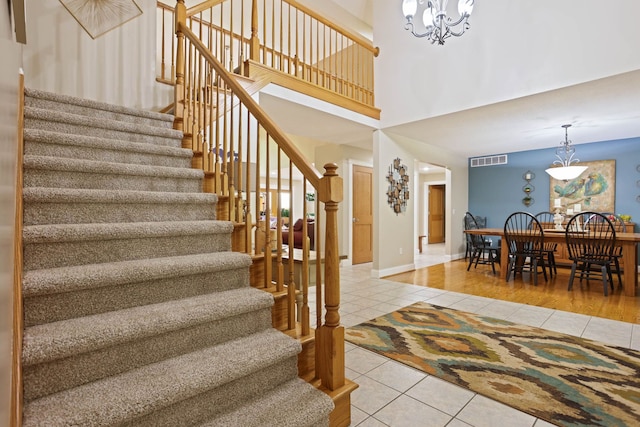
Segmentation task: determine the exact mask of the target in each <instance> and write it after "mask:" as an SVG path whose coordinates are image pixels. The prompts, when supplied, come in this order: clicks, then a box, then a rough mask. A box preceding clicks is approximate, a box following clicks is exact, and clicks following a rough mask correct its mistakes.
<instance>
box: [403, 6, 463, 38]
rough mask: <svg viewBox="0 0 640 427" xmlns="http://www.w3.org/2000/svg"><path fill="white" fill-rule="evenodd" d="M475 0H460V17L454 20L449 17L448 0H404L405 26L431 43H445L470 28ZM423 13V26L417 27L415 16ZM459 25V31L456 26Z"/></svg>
mask: <svg viewBox="0 0 640 427" xmlns="http://www.w3.org/2000/svg"><path fill="white" fill-rule="evenodd" d="M474 2H475V0H458V13H459V14H460V18H459V19H458V20H457V21H455V22H453V21H452V19H451V18H450V17H447V3H448V0H402V13H403V14H404V17H405V19H406V20H407V23H406V25H405V26H404V28H405V29H406V30H411V34H413V35H414V36H416V37H427V38H428V39H429V40H431V44H435V43H436V42H437V43H438V44H444V40H445V39H446V38H449V37H451V36H456V37H460V36H461V35H463V34H464V32H465V31H466V30H467V29H468V28H469V23H468V22H467V20H468V19H469V17H470V16H471V11H472V10H473V3H474ZM416 13H417V14H418V15H422V23H423V26H424V27H423V26H419V28H418V29H416V27H415V25H414V21H413V18H414V16H416ZM458 25H460V27H459V31H458V30H456V27H458Z"/></svg>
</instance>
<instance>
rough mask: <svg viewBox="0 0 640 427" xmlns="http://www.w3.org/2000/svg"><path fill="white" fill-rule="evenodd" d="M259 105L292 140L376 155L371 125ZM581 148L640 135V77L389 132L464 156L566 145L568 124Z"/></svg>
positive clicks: (293, 106) (270, 100)
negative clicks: (350, 147)
mask: <svg viewBox="0 0 640 427" xmlns="http://www.w3.org/2000/svg"><path fill="white" fill-rule="evenodd" d="M260 104H261V105H262V106H263V107H264V108H265V109H266V110H267V111H268V112H269V113H270V114H271V115H272V116H273V118H274V120H276V122H277V123H278V124H280V125H281V126H282V127H283V129H284V130H285V131H286V132H288V133H291V134H293V135H302V136H306V137H309V138H313V139H317V140H320V141H326V142H331V143H336V144H347V145H353V146H356V147H359V148H365V149H371V147H372V133H373V130H375V129H376V127H375V125H372V124H371V123H372V122H368V123H366V124H363V123H362V122H358V121H355V120H353V118H350V117H345V115H340V114H334V113H330V112H327V111H326V110H325V111H321V109H316V108H309V107H307V106H305V105H303V104H300V103H298V102H293V101H292V100H291V99H290V98H284V97H275V96H264V97H261V100H260ZM566 123H569V124H572V127H571V128H570V129H569V139H570V140H571V141H572V142H573V143H574V144H584V143H589V142H596V141H607V140H616V139H624V138H632V137H638V136H640V71H634V72H629V73H625V74H619V75H617V76H613V77H608V78H605V79H600V80H596V81H593V82H588V83H583V84H579V85H575V86H571V87H567V88H563V89H558V90H554V91H549V92H545V93H541V94H536V95H531V96H527V97H523V98H518V99H514V100H511V101H505V102H500V103H497V104H492V105H487V106H483V107H478V108H473V109H470V110H465V111H459V112H456V113H451V114H446V115H443V116H438V117H433V118H428V119H424V120H419V121H415V122H412V123H405V124H401V125H398V126H392V127H389V128H387V129H384V131H385V132H388V133H391V134H396V135H402V136H405V137H409V138H412V139H415V140H416V141H424V142H425V143H428V144H430V145H433V146H438V147H442V148H446V149H447V150H451V151H454V152H455V153H459V154H460V155H461V156H465V157H475V156H483V155H490V154H500V153H508V152H515V151H525V150H532V149H537V148H548V147H554V146H557V145H559V144H560V143H561V142H562V141H563V140H564V130H563V129H562V127H561V126H562V125H563V124H566Z"/></svg>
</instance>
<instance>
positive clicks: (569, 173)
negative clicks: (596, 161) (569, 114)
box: [545, 125, 587, 181]
mask: <svg viewBox="0 0 640 427" xmlns="http://www.w3.org/2000/svg"><path fill="white" fill-rule="evenodd" d="M562 127H563V128H564V141H563V142H561V144H562V145H561V146H560V147H558V148H556V157H557V158H558V160H556V161H554V162H553V164H554V165H559V166H552V167H550V168H549V169H546V170H545V172H546V173H548V174H549V175H551V176H552V177H553V178H555V179H557V180H562V181H569V180H570V179H575V178H577V177H579V176H580V175H581V174H582V172H584V171H586V170H587V166H571V163H574V162H575V163H578V162H579V161H580V160H578V159H574V158H573V156H574V154H575V153H576V149H575V148H573V147H572V146H571V141H569V131H568V129H569V128H570V127H571V125H562Z"/></svg>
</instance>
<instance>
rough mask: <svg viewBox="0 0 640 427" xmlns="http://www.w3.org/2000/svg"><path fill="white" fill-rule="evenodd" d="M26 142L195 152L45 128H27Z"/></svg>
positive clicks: (167, 153)
mask: <svg viewBox="0 0 640 427" xmlns="http://www.w3.org/2000/svg"><path fill="white" fill-rule="evenodd" d="M24 140H25V142H27V143H28V142H30V141H34V142H41V143H44V144H57V145H76V146H84V147H93V148H96V149H98V148H100V149H108V150H114V151H115V150H117V151H129V152H140V153H147V154H156V155H164V156H175V157H186V158H191V157H192V156H193V152H192V151H191V150H189V149H187V148H180V147H171V146H167V145H154V144H148V143H145V142H131V141H119V140H114V139H107V138H99V137H96V136H88V135H73V134H67V133H60V132H54V131H51V130H44V129H29V128H27V129H25V130H24Z"/></svg>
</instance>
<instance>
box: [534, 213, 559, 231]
mask: <svg viewBox="0 0 640 427" xmlns="http://www.w3.org/2000/svg"><path fill="white" fill-rule="evenodd" d="M553 216H554V213H553V212H549V211H543V212H538V213H537V214H535V217H536V219H537V220H538V222H539V223H540V226H541V227H542V228H543V229H544V230H547V229H553V228H555V223H554V222H553V220H554V218H553Z"/></svg>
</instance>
